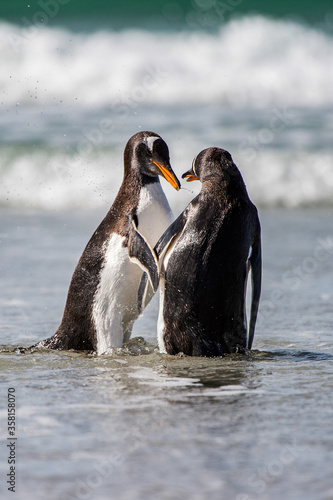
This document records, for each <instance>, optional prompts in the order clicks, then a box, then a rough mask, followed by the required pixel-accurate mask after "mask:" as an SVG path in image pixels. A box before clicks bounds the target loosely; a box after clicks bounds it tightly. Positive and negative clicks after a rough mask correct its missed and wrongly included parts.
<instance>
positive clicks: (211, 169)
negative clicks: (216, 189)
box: [182, 148, 243, 184]
mask: <svg viewBox="0 0 333 500" xmlns="http://www.w3.org/2000/svg"><path fill="white" fill-rule="evenodd" d="M182 178H183V179H187V182H192V181H195V180H200V181H201V182H205V181H206V180H208V179H214V180H216V183H220V182H221V181H224V183H228V184H229V183H232V184H234V183H236V184H239V183H240V182H241V183H243V179H242V176H241V174H240V172H239V170H238V168H237V167H236V165H235V164H234V162H233V159H232V157H231V154H230V153H229V152H228V151H226V150H225V149H221V148H207V149H204V150H203V151H201V152H200V153H199V154H198V155H197V156H196V157H195V158H194V160H193V163H192V168H191V169H190V170H188V171H187V172H185V173H184V174H183V175H182Z"/></svg>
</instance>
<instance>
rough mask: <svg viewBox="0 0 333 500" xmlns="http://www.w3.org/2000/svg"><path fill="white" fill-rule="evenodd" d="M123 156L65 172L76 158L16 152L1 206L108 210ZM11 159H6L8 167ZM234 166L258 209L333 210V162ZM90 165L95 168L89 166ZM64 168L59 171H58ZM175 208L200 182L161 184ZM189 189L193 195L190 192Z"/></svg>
mask: <svg viewBox="0 0 333 500" xmlns="http://www.w3.org/2000/svg"><path fill="white" fill-rule="evenodd" d="M189 150H190V152H189V151H187V152H184V151H182V149H179V148H177V145H175V147H174V148H173V168H174V170H175V172H176V173H177V175H178V177H180V176H181V174H182V173H183V172H184V171H185V170H186V169H187V168H189V166H190V165H191V161H192V155H191V151H192V150H191V148H189ZM121 154H122V152H121V151H120V150H119V151H118V152H116V153H112V151H108V150H106V151H103V152H100V153H99V154H96V155H95V156H94V157H93V158H90V157H89V158H88V159H87V158H85V157H83V156H82V157H80V158H78V159H76V160H75V161H74V160H72V163H71V167H70V168H68V169H67V170H61V169H60V167H59V165H66V164H68V165H70V161H71V160H70V158H68V157H66V155H65V154H63V153H61V152H54V153H53V154H50V153H42V152H41V151H38V152H36V153H33V154H30V155H18V156H16V157H15V155H14V152H13V151H12V148H9V150H8V151H7V153H6V155H7V159H8V158H9V157H10V161H11V168H8V169H6V168H3V167H1V166H0V178H1V183H0V200H1V206H2V207H11V208H13V207H14V208H15V207H18V208H19V207H27V208H29V207H30V208H37V209H48V210H54V209H55V210H61V209H77V210H86V209H88V210H90V209H92V208H97V209H103V210H106V209H107V208H108V207H109V206H110V205H111V203H112V202H113V200H114V198H115V196H116V193H117V191H118V189H119V187H120V184H121V181H122V176H123V166H122V162H121ZM6 155H5V153H4V152H2V157H3V158H4V159H5V162H6V158H5V157H6ZM233 158H234V161H235V162H236V164H237V165H238V166H239V169H240V170H241V173H242V175H243V177H244V180H245V183H246V185H247V189H248V193H249V196H250V198H251V199H252V201H253V202H254V203H256V204H257V205H259V206H264V207H274V206H285V207H290V208H294V207H299V206H314V205H329V206H332V205H333V157H332V155H331V154H329V153H327V154H324V153H323V154H321V155H320V156H318V154H317V153H316V152H313V153H311V152H309V151H304V152H302V151H297V152H294V153H292V152H290V151H281V152H279V151H277V150H267V151H261V152H260V153H258V155H257V157H256V159H255V161H250V160H249V159H248V158H247V157H246V156H242V154H241V153H239V152H236V153H235V154H233ZM89 163H90V166H88V164H89ZM57 168H59V170H57ZM161 183H162V186H163V189H164V191H165V193H166V195H167V198H168V200H169V202H170V205H171V208H172V209H173V211H174V213H175V214H176V215H177V214H178V213H179V212H180V211H181V210H182V209H183V208H184V207H185V206H186V205H187V203H189V201H190V200H191V199H192V198H193V197H194V196H195V194H196V193H198V192H199V190H200V186H201V185H200V182H197V183H194V182H193V183H191V184H187V183H186V182H185V181H182V186H183V187H184V188H186V190H185V189H182V190H181V191H180V192H176V191H175V190H174V189H173V188H172V187H171V186H170V185H169V184H168V183H167V182H166V181H164V180H161ZM187 189H188V190H187Z"/></svg>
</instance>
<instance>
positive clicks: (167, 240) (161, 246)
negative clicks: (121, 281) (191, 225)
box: [138, 210, 187, 314]
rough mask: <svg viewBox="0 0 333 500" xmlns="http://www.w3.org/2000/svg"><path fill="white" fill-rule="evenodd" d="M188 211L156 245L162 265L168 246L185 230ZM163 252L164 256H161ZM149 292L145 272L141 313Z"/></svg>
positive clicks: (139, 291)
mask: <svg viewBox="0 0 333 500" xmlns="http://www.w3.org/2000/svg"><path fill="white" fill-rule="evenodd" d="M186 213H187V211H186V210H185V211H184V212H182V213H181V214H180V215H179V217H177V219H176V220H175V221H174V222H173V223H172V224H170V226H169V227H168V229H166V230H165V231H164V233H163V234H162V236H161V237H160V239H159V240H158V242H157V243H156V245H155V248H154V253H155V254H156V256H157V259H158V260H159V261H160V260H161V262H160V267H162V262H163V258H164V257H165V254H166V253H167V251H168V247H169V246H170V244H171V243H172V241H173V240H174V238H175V237H176V236H177V235H178V234H179V233H180V232H181V231H182V230H183V228H184V226H185V223H186ZM162 254H163V258H161V256H162ZM155 291H156V290H154V292H155ZM147 292H148V276H147V273H146V272H145V273H143V275H142V278H141V281H140V285H139V290H138V310H139V311H140V314H141V312H142V311H143V309H144V308H145V299H146V296H147Z"/></svg>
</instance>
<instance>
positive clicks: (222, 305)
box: [138, 148, 261, 356]
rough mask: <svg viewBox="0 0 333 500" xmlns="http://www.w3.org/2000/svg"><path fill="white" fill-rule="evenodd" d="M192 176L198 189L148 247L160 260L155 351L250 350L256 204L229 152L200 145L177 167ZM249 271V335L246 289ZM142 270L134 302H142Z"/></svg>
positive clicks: (257, 246)
mask: <svg viewBox="0 0 333 500" xmlns="http://www.w3.org/2000/svg"><path fill="white" fill-rule="evenodd" d="M182 177H183V178H187V180H188V181H193V180H197V179H199V180H200V181H201V182H202V188H201V191H200V193H199V194H198V196H196V197H195V198H194V199H193V200H192V202H191V203H190V204H189V205H188V206H187V208H186V209H185V210H184V212H183V213H182V214H181V215H180V216H179V217H178V218H177V219H176V220H175V221H174V222H173V223H172V224H171V226H170V227H169V228H168V229H167V230H166V231H165V233H164V234H163V235H162V236H161V238H160V240H159V241H158V243H157V245H156V247H155V251H156V254H157V256H158V258H159V262H160V269H161V271H160V309H159V318H158V328H157V330H158V343H159V349H160V351H161V352H164V353H168V354H177V353H179V352H183V353H184V354H186V355H190V356H191V355H192V356H221V355H223V354H225V353H232V352H238V351H244V350H246V349H251V347H252V342H253V337H254V331H255V323H256V318H257V312H258V306H259V299H260V291H261V237H260V222H259V218H258V213H257V209H256V207H255V206H254V205H253V204H252V202H251V201H250V199H249V197H248V194H247V191H246V187H245V184H244V181H243V179H242V176H241V174H240V172H239V170H238V168H237V167H236V165H235V164H234V163H233V160H232V157H231V155H230V153H229V152H228V151H226V150H224V149H220V148H208V149H205V150H203V151H201V153H199V154H198V156H197V157H196V158H195V160H194V161H193V166H192V169H191V170H189V171H188V172H186V173H185V174H183V176H182ZM250 269H251V271H252V303H251V318H250V325H249V336H248V335H247V320H246V288H247V278H248V273H249V270H250ZM146 284H147V275H146V274H145V275H144V276H143V278H142V281H141V284H140V287H139V295H138V304H139V307H141V305H142V304H143V303H144V301H145V290H146Z"/></svg>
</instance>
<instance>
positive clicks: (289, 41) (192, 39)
mask: <svg viewBox="0 0 333 500" xmlns="http://www.w3.org/2000/svg"><path fill="white" fill-rule="evenodd" d="M138 6H139V7H138ZM332 13H333V8H332V6H331V3H330V2H326V1H325V2H324V1H323V2H320V3H319V2H316V5H314V4H312V2H292V3H290V2H278V3H276V4H272V3H271V4H270V5H269V6H267V2H266V3H264V2H260V1H253V2H250V1H248V2H247V1H246V0H244V1H243V2H238V1H234V0H227V2H224V3H221V2H212V1H210V0H200V1H199V0H193V2H189V1H188V2H186V1H183V2H170V3H166V2H154V3H152V2H148V1H145V2H140V4H138V3H137V2H129V1H127V2H123V3H122V4H121V5H119V6H118V5H116V3H115V2H112V5H111V3H108V4H106V3H105V2H102V0H100V1H96V2H94V3H93V4H92V3H91V2H86V1H83V0H82V1H81V0H80V2H78V1H76V0H71V1H69V2H66V1H65V0H61V1H60V0H50V1H49V2H30V3H28V2H23V3H22V2H20V4H18V2H16V1H13V2H8V3H6V4H4V5H2V6H1V8H0V41H1V43H0V64H1V68H2V70H1V72H0V89H1V97H0V111H1V112H0V251H1V264H0V276H1V288H0V310H1V313H0V368H1V369H0V381H1V384H0V387H1V395H0V429H1V436H2V440H1V443H0V477H1V480H0V491H1V498H11V496H10V495H13V493H12V492H10V491H8V489H7V487H8V485H7V484H6V480H7V477H6V475H7V473H8V472H9V469H8V467H9V464H8V448H7V446H6V444H7V437H8V429H7V415H8V414H7V391H8V388H15V394H16V405H17V408H16V411H17V413H16V415H17V434H16V436H17V448H16V449H17V464H16V466H17V478H16V489H17V491H16V498H18V499H19V500H30V499H31V498H32V497H33V498H36V499H37V500H39V499H41V500H42V499H44V498H46V497H47V498H50V500H69V499H71V500H73V499H76V500H81V499H86V500H87V499H94V500H95V499H97V500H99V499H100V500H104V499H108V498H111V497H113V498H117V499H120V500H146V499H154V500H155V499H156V498H157V499H162V500H164V499H165V500H171V499H175V500H178V499H183V498H193V499H194V500H206V499H209V500H211V499H212V500H215V499H216V500H221V499H223V500H224V499H227V500H229V499H232V500H280V499H281V498H285V499H286V500H294V499H296V500H297V499H300V500H331V499H332V498H333V480H332V473H331V468H332V467H331V463H332V453H333V442H332V436H331V434H332V433H331V427H332V425H331V421H332V412H333V409H332V375H333V370H332V361H333V345H332V336H331V335H332V300H333V285H332V271H333V265H332V262H333V261H332V255H333V250H332V249H333V234H332V230H333V228H332V215H333V202H332V200H333V144H332V136H333V135H332V133H333V94H332V82H333V65H332V57H333V43H332V42H333V14H332ZM43 16H44V17H43ZM139 130H154V131H155V132H157V133H159V134H160V135H162V137H163V138H164V139H165V140H166V142H167V143H168V145H169V148H170V153H171V164H172V166H173V169H174V170H175V172H176V173H177V175H178V176H179V177H180V176H181V174H182V173H183V172H184V171H186V170H187V169H188V168H189V166H190V165H191V163H192V160H193V158H194V157H195V156H196V155H197V154H198V153H199V152H200V150H202V149H204V148H206V147H208V146H220V147H223V148H226V149H228V150H229V151H230V153H231V154H232V156H233V158H234V161H235V163H236V164H237V165H238V167H239V169H240V171H241V172H242V175H243V177H244V180H245V182H246V185H247V188H248V192H249V195H250V197H251V199H252V200H253V202H254V203H255V204H256V205H257V206H258V209H259V215H260V219H261V222H262V237H263V270H264V273H263V291H262V300H261V306H260V314H259V319H258V324H257V329H256V336H255V340H254V346H253V347H254V350H253V352H251V353H250V354H249V355H247V356H238V355H237V356H227V357H224V358H221V359H199V358H188V357H181V356H176V357H172V356H165V355H161V354H159V353H158V352H157V351H156V345H157V342H156V320H157V312H158V300H157V297H155V298H154V299H153V301H152V302H151V304H150V305H149V306H148V308H147V309H146V310H145V312H144V314H143V316H142V317H141V318H139V320H138V321H137V323H136V324H135V327H134V331H133V336H132V340H131V341H130V342H129V344H128V345H127V346H125V347H124V348H123V349H121V350H119V352H117V353H116V354H114V355H112V356H101V357H96V356H94V355H90V354H87V353H75V352H43V351H38V352H37V351H32V352H31V351H30V350H29V349H28V350H25V349H24V348H25V347H28V346H29V345H32V344H33V343H35V342H37V341H38V340H41V339H43V338H46V337H48V336H50V335H51V334H53V333H54V331H55V330H56V328H57V326H58V324H59V322H60V319H61V316H62V312H63V308H64V304H65V299H66V293H67V289H68V285H69V281H70V278H71V275H72V272H73V270H74V267H75V265H76V262H77V260H78V258H79V257H80V255H81V253H82V250H83V248H84V246H85V245H86V243H87V241H88V239H89V238H90V236H91V234H92V233H93V231H94V230H95V228H96V227H97V225H98V223H99V222H100V221H101V219H102V217H103V216H104V214H105V213H106V211H107V210H108V208H109V206H110V205H111V203H112V201H113V199H114V197H115V195H116V193H117V191H118V189H119V186H120V184H121V181H122V173H123V165H122V154H123V149H124V146H125V144H126V142H127V140H128V139H129V137H130V136H131V135H133V134H134V133H136V132H137V131H139ZM162 183H163V187H164V189H165V192H166V194H167V196H168V199H169V201H170V204H171V206H172V208H173V210H174V213H175V215H177V214H178V213H179V212H180V211H181V210H182V209H183V208H184V207H185V206H186V205H187V203H188V202H189V201H190V200H191V199H192V198H193V196H195V194H196V193H197V192H198V191H199V189H200V185H199V183H191V184H186V183H183V189H181V190H180V191H179V192H176V191H175V190H173V189H172V188H171V187H170V186H169V185H168V184H167V183H166V182H164V181H163V180H162ZM20 346H21V347H22V349H21V348H19V347H20Z"/></svg>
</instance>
